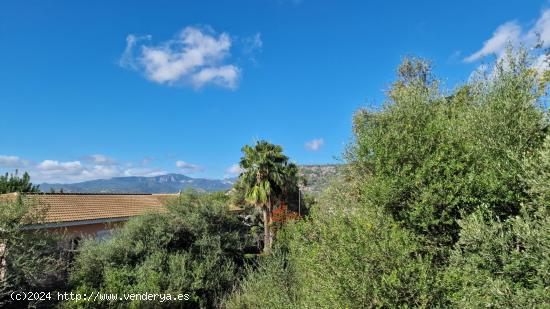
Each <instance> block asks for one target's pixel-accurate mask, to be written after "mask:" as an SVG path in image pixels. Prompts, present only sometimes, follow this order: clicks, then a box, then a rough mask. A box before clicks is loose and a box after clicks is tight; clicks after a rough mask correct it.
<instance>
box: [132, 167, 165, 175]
mask: <svg viewBox="0 0 550 309" xmlns="http://www.w3.org/2000/svg"><path fill="white" fill-rule="evenodd" d="M122 174H123V175H124V176H144V177H153V176H160V175H166V174H168V172H167V171H165V170H162V169H160V168H145V167H136V168H129V169H126V170H124V172H123V173H122Z"/></svg>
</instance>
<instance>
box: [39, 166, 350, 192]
mask: <svg viewBox="0 0 550 309" xmlns="http://www.w3.org/2000/svg"><path fill="white" fill-rule="evenodd" d="M341 167H342V166H341V165H334V164H323V165H301V166H300V172H301V174H302V175H303V176H305V177H306V179H307V185H306V186H305V187H302V190H304V192H309V193H318V192H321V191H322V190H323V189H324V188H326V187H327V186H328V185H329V183H330V181H331V180H332V179H334V177H336V176H337V175H338V174H339V170H340V168H341ZM236 180H237V179H236V178H226V179H206V178H192V177H189V176H185V175H182V174H166V175H162V176H152V177H140V176H132V177H114V178H110V179H97V180H89V181H84V182H78V183H70V184H59V183H53V184H50V183H43V184H40V191H42V192H50V191H52V190H54V191H55V192H59V191H60V190H61V189H63V192H65V193H177V192H179V191H181V190H185V189H195V190H198V191H203V192H214V191H227V190H229V189H231V188H232V187H233V184H234V183H235V181H236Z"/></svg>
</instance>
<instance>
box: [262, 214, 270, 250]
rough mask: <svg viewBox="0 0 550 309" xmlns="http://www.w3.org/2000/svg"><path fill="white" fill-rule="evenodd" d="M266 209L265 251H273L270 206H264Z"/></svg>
mask: <svg viewBox="0 0 550 309" xmlns="http://www.w3.org/2000/svg"><path fill="white" fill-rule="evenodd" d="M263 211H264V253H270V252H271V235H270V234H271V230H270V228H269V208H268V207H267V206H264V207H263Z"/></svg>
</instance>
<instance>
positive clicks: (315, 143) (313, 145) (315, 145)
mask: <svg viewBox="0 0 550 309" xmlns="http://www.w3.org/2000/svg"><path fill="white" fill-rule="evenodd" d="M324 144H325V140H323V139H322V138H317V139H313V140H311V141H308V142H306V144H305V147H306V149H307V150H311V151H317V150H319V149H321V147H322V146H323V145H324Z"/></svg>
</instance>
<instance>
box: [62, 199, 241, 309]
mask: <svg viewBox="0 0 550 309" xmlns="http://www.w3.org/2000/svg"><path fill="white" fill-rule="evenodd" d="M246 233H247V231H246V227H245V226H244V225H243V224H242V223H241V222H240V220H239V219H238V218H237V217H236V216H235V215H234V214H231V213H229V212H228V210H227V205H226V200H225V198H224V197H223V196H218V195H216V194H214V195H210V194H207V195H202V194H197V193H192V192H187V193H184V194H182V195H181V197H180V198H179V199H178V201H176V202H173V203H172V204H171V205H170V206H169V212H168V213H165V214H149V215H145V216H142V217H139V218H135V219H132V220H130V221H129V222H128V223H127V224H126V225H125V226H124V228H122V229H121V230H120V231H118V232H117V233H115V234H114V235H113V237H112V238H111V239H109V240H106V241H103V242H96V241H93V240H89V241H87V242H85V243H84V245H83V246H82V249H81V252H80V254H79V255H78V257H77V259H76V261H75V265H74V267H73V269H72V273H71V277H70V279H71V280H70V282H71V283H72V285H73V286H74V289H73V290H74V291H75V292H79V293H86V294H90V292H92V291H98V292H100V293H109V294H111V293H118V294H124V293H145V292H148V293H172V294H173V295H176V294H189V296H190V300H188V301H184V302H181V303H177V304H176V305H177V306H182V307H184V308H197V307H201V308H210V307H213V306H215V305H216V303H217V302H218V300H219V299H220V298H221V297H222V296H223V294H224V293H225V292H226V291H229V290H230V289H231V287H232V285H233V284H234V283H235V282H236V281H237V280H238V278H239V274H240V268H241V267H242V265H243V263H244V256H243V251H242V250H243V248H244V247H245V246H246V245H247V239H246V238H245V235H246ZM114 305H116V306H130V307H135V308H139V307H142V306H155V307H172V306H174V303H169V302H168V303H162V304H161V303H155V304H152V303H150V302H139V301H135V302H132V303H130V304H128V303H126V302H120V303H118V304H117V303H113V302H107V301H105V302H99V303H98V302H84V301H82V302H73V303H68V306H74V307H93V308H97V307H109V306H114Z"/></svg>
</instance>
